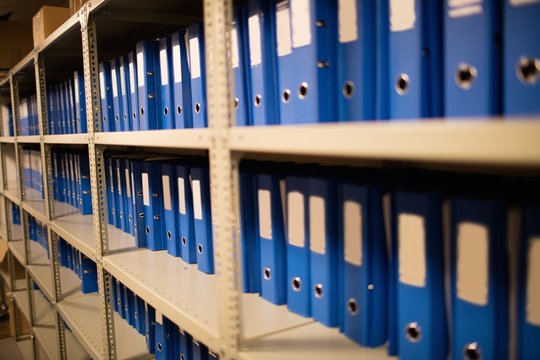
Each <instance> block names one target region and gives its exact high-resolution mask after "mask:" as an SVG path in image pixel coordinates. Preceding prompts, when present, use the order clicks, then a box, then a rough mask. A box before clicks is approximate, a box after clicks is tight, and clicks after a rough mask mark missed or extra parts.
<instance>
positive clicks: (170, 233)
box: [161, 163, 182, 257]
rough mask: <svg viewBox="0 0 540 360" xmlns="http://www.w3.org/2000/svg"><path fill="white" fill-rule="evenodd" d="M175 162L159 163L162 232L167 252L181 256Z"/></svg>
mask: <svg viewBox="0 0 540 360" xmlns="http://www.w3.org/2000/svg"><path fill="white" fill-rule="evenodd" d="M175 167H176V165H175V164H172V163H161V184H162V188H163V217H164V219H163V220H164V221H163V234H162V235H161V236H162V238H164V239H165V241H166V248H167V252H168V253H169V254H171V255H172V256H177V257H180V256H181V250H182V247H181V244H180V239H179V236H178V233H177V229H178V215H177V214H178V210H177V206H178V205H177V203H178V202H177V199H178V195H177V193H176V192H177V189H178V186H177V184H176V181H175V180H176V174H175V171H174V170H175Z"/></svg>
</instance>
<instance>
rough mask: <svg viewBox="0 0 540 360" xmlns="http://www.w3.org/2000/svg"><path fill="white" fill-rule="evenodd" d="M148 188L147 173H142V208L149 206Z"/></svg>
mask: <svg viewBox="0 0 540 360" xmlns="http://www.w3.org/2000/svg"><path fill="white" fill-rule="evenodd" d="M149 191H150V189H149V186H148V173H142V196H143V204H144V206H150V194H149Z"/></svg>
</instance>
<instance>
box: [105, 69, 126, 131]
mask: <svg viewBox="0 0 540 360" xmlns="http://www.w3.org/2000/svg"><path fill="white" fill-rule="evenodd" d="M109 62H110V66H111V91H112V100H113V115H114V131H124V129H123V125H124V122H123V121H122V114H123V109H122V96H121V95H122V93H121V89H120V60H119V59H113V60H110V61H109Z"/></svg>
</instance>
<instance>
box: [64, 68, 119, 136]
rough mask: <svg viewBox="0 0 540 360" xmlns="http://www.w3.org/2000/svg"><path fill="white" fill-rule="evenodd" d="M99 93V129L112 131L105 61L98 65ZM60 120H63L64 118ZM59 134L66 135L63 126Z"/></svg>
mask: <svg viewBox="0 0 540 360" xmlns="http://www.w3.org/2000/svg"><path fill="white" fill-rule="evenodd" d="M99 92H100V98H101V129H102V131H104V132H107V131H114V112H113V103H112V87H111V66H110V64H109V63H108V62H107V61H106V62H103V63H100V64H99ZM61 106H62V105H61ZM64 116H65V115H64ZM62 120H65V117H64V118H63V119H62ZM61 133H63V134H65V133H66V131H65V126H62V130H61Z"/></svg>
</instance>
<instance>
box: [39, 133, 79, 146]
mask: <svg viewBox="0 0 540 360" xmlns="http://www.w3.org/2000/svg"><path fill="white" fill-rule="evenodd" d="M43 142H44V143H45V144H68V145H69V144H88V134H64V135H45V136H44V137H43Z"/></svg>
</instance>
